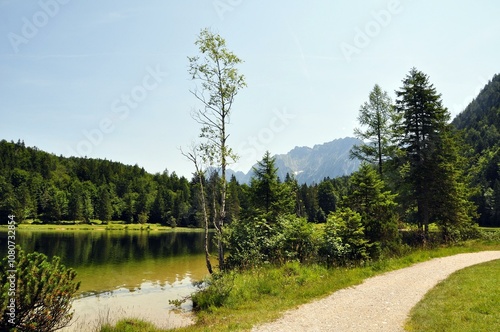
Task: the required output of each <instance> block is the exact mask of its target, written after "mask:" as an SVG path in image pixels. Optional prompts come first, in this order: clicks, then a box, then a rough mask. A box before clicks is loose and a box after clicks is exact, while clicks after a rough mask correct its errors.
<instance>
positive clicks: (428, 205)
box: [396, 68, 471, 233]
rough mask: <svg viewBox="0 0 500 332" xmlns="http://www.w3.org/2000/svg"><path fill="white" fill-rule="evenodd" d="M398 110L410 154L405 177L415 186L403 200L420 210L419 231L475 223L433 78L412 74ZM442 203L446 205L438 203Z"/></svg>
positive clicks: (402, 143) (404, 143) (413, 71)
mask: <svg viewBox="0 0 500 332" xmlns="http://www.w3.org/2000/svg"><path fill="white" fill-rule="evenodd" d="M396 94H397V97H398V99H397V100H396V109H397V111H398V112H399V113H400V114H401V116H402V118H403V120H402V133H403V137H402V139H401V141H400V148H401V149H402V150H403V151H404V152H405V158H404V159H403V162H404V163H403V166H402V169H401V172H402V173H403V174H404V175H405V179H406V182H407V183H408V185H409V190H410V192H409V193H406V195H403V197H407V198H408V199H409V201H407V202H405V203H406V205H407V206H408V207H409V208H411V207H415V208H416V218H417V221H418V224H419V226H420V227H421V228H422V229H423V230H424V232H425V233H428V230H429V223H430V222H434V221H437V222H441V225H443V226H444V225H452V224H459V223H462V222H468V221H470V219H471V208H470V206H468V205H467V202H466V201H467V196H466V194H465V191H466V186H465V184H464V183H463V180H461V179H460V177H459V176H458V174H460V170H459V165H458V164H456V162H457V160H458V150H457V148H456V143H455V141H454V139H455V138H454V136H453V135H452V133H451V127H450V125H449V124H448V121H449V118H450V115H449V112H448V110H447V109H446V108H444V107H443V105H442V102H441V96H440V95H439V94H438V93H437V92H436V89H435V88H434V86H433V85H432V84H431V83H430V82H429V78H428V76H427V75H425V74H424V73H422V72H420V71H418V70H417V69H415V68H413V69H411V71H410V73H409V74H408V75H407V76H406V78H405V79H404V80H403V86H402V87H401V89H400V90H399V91H396ZM437 202H440V203H439V204H437Z"/></svg>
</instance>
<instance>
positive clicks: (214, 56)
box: [188, 29, 246, 271]
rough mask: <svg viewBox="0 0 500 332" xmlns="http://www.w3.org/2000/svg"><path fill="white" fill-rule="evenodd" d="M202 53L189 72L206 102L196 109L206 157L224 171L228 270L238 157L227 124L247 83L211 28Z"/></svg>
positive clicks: (222, 215) (218, 222)
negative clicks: (233, 165) (233, 168)
mask: <svg viewBox="0 0 500 332" xmlns="http://www.w3.org/2000/svg"><path fill="white" fill-rule="evenodd" d="M195 45H196V46H198V48H199V51H200V53H201V55H200V56H194V57H189V58H188V59H189V74H190V75H191V77H192V79H193V80H197V81H199V82H201V83H200V85H201V89H195V90H192V91H191V92H192V94H193V95H194V96H195V97H196V99H198V101H200V102H201V103H202V108H201V109H200V110H198V111H196V112H194V113H193V118H194V119H195V120H196V121H197V122H198V123H199V124H201V126H202V128H201V134H200V137H201V138H202V139H204V142H203V143H201V145H200V147H201V151H202V153H203V154H202V158H203V159H205V160H206V161H208V162H209V164H210V165H212V166H213V167H215V168H217V169H219V170H220V172H221V177H220V181H221V185H220V186H217V187H216V188H220V192H219V195H218V198H219V200H220V210H219V211H218V216H217V218H215V225H214V226H215V228H216V230H217V238H218V256H219V257H218V258H219V269H220V270H221V271H223V270H224V247H223V241H222V232H223V227H224V222H225V220H226V192H227V179H226V168H227V165H228V163H230V162H231V161H234V160H235V159H236V155H235V154H234V153H233V151H232V149H231V148H230V147H229V145H228V138H229V133H228V130H227V126H228V124H229V121H230V115H231V111H232V107H233V102H234V98H235V97H236V95H237V94H238V91H239V90H240V89H242V88H243V87H245V86H246V83H245V79H244V76H243V75H241V74H239V72H238V69H237V65H238V64H240V63H241V62H242V60H241V59H240V58H238V57H237V56H236V55H235V54H234V53H232V52H231V51H229V50H228V49H227V47H226V41H225V40H224V39H223V38H222V37H221V36H220V35H218V34H216V33H213V32H212V31H210V30H209V29H204V30H202V31H201V33H200V35H199V37H198V40H197V41H196V42H195Z"/></svg>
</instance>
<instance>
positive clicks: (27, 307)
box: [0, 247, 80, 332]
mask: <svg viewBox="0 0 500 332" xmlns="http://www.w3.org/2000/svg"><path fill="white" fill-rule="evenodd" d="M16 256H17V257H16V259H15V263H16V266H15V267H14V271H15V273H13V272H11V271H10V270H11V267H10V266H9V261H8V257H6V258H4V259H3V260H2V262H1V266H0V284H1V285H2V286H1V290H0V291H1V298H0V314H1V317H2V319H1V320H0V330H1V331H8V330H9V329H17V330H19V331H36V332H48V331H55V330H58V329H61V328H63V327H65V326H67V325H68V323H69V322H70V321H71V318H72V317H73V313H70V309H71V302H72V297H73V295H74V294H75V292H76V291H77V290H78V288H79V287H80V283H79V282H75V281H74V279H75V277H76V272H75V271H74V270H73V269H68V268H66V267H65V266H64V265H62V264H61V263H60V258H59V257H54V258H52V260H51V261H49V260H48V258H47V256H45V255H44V254H41V253H37V252H34V253H30V254H26V253H25V252H24V251H23V250H22V249H21V248H20V247H16ZM13 282H15V290H13V289H10V288H12V287H11V285H13ZM12 299H15V319H13V318H12V315H9V313H11V312H12V308H11V307H10V306H12V301H13V300H12ZM9 305H10V306H9ZM9 320H10V321H9ZM13 323H14V324H13Z"/></svg>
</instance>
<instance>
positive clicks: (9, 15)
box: [0, 0, 500, 177]
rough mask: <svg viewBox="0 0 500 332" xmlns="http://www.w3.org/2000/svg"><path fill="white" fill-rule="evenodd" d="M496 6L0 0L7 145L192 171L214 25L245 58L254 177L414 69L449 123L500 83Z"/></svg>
mask: <svg viewBox="0 0 500 332" xmlns="http://www.w3.org/2000/svg"><path fill="white" fill-rule="evenodd" d="M499 14H500V2H498V1H496V0H483V1H468V0H464V1H451V0H440V1H431V0H421V1H416V0H382V1H361V0H351V1H347V0H345V1H340V0H339V1H327V0H323V1H320V0H316V1H314V0H313V1H307V2H306V1H290V0H288V1H285V0H275V1H263V0H251V1H250V0H198V1H195V0H183V1H170V0H169V1H167V0H149V1H139V0H136V1H134V0H101V1H95V0H87V1H83V0H39V1H34V0H33V1H28V0H0V140H1V139H5V140H8V141H11V140H13V141H15V142H17V141H18V140H23V141H24V142H25V144H26V145H27V146H36V147H37V148H39V149H41V150H44V151H47V152H50V153H54V154H56V155H63V156H82V157H84V156H87V157H89V158H101V159H107V160H113V161H118V162H122V163H125V164H130V165H135V164H137V165H139V166H141V167H144V168H145V169H146V170H147V171H148V172H151V173H156V172H163V171H164V170H168V171H169V172H170V173H172V172H176V173H177V174H178V175H183V176H186V177H191V174H192V172H193V171H194V167H193V165H192V164H191V163H190V162H189V161H188V160H187V159H185V158H184V157H183V156H182V154H181V152H180V148H184V149H186V148H188V147H189V146H190V145H191V143H192V142H193V141H197V140H199V138H198V135H199V132H200V126H199V125H198V123H196V121H194V120H193V118H192V116H191V114H192V112H193V111H196V110H198V109H200V107H201V105H200V103H199V102H198V101H197V100H196V98H195V97H194V96H193V94H192V93H191V92H190V91H193V90H194V89H196V88H197V87H199V84H197V82H196V81H193V80H191V77H190V76H189V74H188V63H189V62H188V56H196V55H199V51H198V49H197V47H196V46H195V44H194V43H195V41H196V40H197V37H198V35H199V33H200V31H201V30H202V29H204V28H209V29H211V31H213V32H215V33H218V34H220V35H221V36H222V37H223V38H224V39H225V40H226V45H227V47H228V49H229V50H231V51H232V52H233V53H234V54H236V55H237V56H238V57H239V58H241V59H242V60H243V61H244V62H243V63H242V64H241V65H240V66H239V67H238V69H239V72H240V73H241V74H243V75H244V76H245V80H246V83H247V87H245V88H244V89H242V90H240V91H239V93H238V95H237V96H236V98H235V102H234V104H233V109H232V114H231V122H230V124H229V127H228V132H229V134H230V137H229V141H228V144H229V145H230V146H231V147H232V148H233V150H234V151H235V152H236V153H237V154H238V155H239V156H240V158H239V160H238V162H237V163H236V164H233V165H231V168H233V169H235V170H241V171H244V172H247V171H248V170H249V169H250V168H251V166H252V165H254V164H255V162H256V161H257V160H260V159H261V158H262V156H263V155H264V153H265V151H266V150H268V151H270V152H271V154H282V153H286V152H288V151H289V150H291V149H293V148H294V147H296V146H309V147H313V146H314V145H316V144H322V143H325V142H329V141H332V140H334V139H338V138H343V137H347V136H353V130H354V128H355V127H357V126H358V124H357V116H358V112H359V108H360V106H361V105H362V104H363V103H364V102H365V101H367V100H368V95H369V93H370V91H371V90H372V89H373V86H374V85H375V84H379V85H380V86H381V87H382V89H383V90H385V91H387V92H388V93H389V95H390V96H391V97H392V98H393V99H395V91H396V90H398V89H400V88H401V86H402V80H403V79H404V78H405V76H406V75H407V74H408V73H409V71H410V69H411V68H413V67H415V68H417V69H418V70H420V71H422V72H424V73H425V74H427V75H428V76H429V79H430V82H431V83H432V84H433V85H434V87H435V88H436V90H437V92H438V93H440V94H441V95H442V101H443V104H444V106H445V107H447V108H448V110H449V111H450V113H451V116H452V117H454V116H456V115H457V114H458V113H460V112H461V111H462V110H463V109H464V108H465V107H466V106H467V104H468V103H469V102H470V101H471V100H472V99H473V98H474V97H475V96H476V95H477V94H478V93H479V92H480V90H481V88H482V87H483V86H484V85H485V84H486V83H487V82H488V81H489V80H490V79H491V78H492V77H493V75H494V74H496V73H499V72H500V69H499V65H500V62H499V59H500V33H499V31H500V20H499V19H498V15H499Z"/></svg>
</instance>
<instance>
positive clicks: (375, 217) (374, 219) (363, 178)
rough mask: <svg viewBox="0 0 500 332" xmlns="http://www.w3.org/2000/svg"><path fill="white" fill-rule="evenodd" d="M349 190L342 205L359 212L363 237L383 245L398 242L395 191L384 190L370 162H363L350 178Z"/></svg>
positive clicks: (382, 183) (387, 245)
mask: <svg viewBox="0 0 500 332" xmlns="http://www.w3.org/2000/svg"><path fill="white" fill-rule="evenodd" d="M349 183H350V188H351V192H350V193H349V195H348V196H347V197H346V198H345V200H344V205H346V206H348V207H349V208H351V209H352V210H353V211H355V212H357V213H359V214H360V215H361V217H362V221H363V225H364V227H365V235H366V238H367V239H368V240H369V241H370V242H372V243H379V244H381V246H382V247H389V246H394V245H397V244H398V243H399V231H398V216H397V214H396V206H397V204H396V202H395V198H396V196H397V195H396V194H393V193H391V192H390V191H388V190H385V184H384V181H383V180H382V179H381V178H380V175H379V174H378V173H377V172H376V171H375V170H374V169H373V168H372V166H371V165H369V164H366V163H364V164H362V165H361V167H360V169H359V170H358V171H357V172H356V173H354V174H353V175H352V177H351V178H350V180H349Z"/></svg>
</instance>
